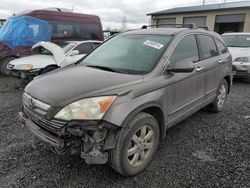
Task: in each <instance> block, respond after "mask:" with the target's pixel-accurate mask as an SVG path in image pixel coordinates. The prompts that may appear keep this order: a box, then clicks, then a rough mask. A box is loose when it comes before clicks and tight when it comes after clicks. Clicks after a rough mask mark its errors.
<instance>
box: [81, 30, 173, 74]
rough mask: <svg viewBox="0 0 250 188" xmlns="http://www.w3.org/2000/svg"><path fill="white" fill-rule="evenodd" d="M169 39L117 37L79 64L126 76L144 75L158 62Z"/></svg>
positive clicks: (168, 37) (139, 36) (152, 36)
mask: <svg viewBox="0 0 250 188" xmlns="http://www.w3.org/2000/svg"><path fill="white" fill-rule="evenodd" d="M171 38H172V37H171V36H165V35H129V34H127V35H119V36H116V37H114V38H112V39H110V40H109V41H107V42H105V43H104V44H103V45H101V46H100V47H99V48H97V49H96V50H94V51H93V52H92V53H91V54H90V55H88V56H87V57H86V58H85V59H84V60H83V61H82V62H81V64H82V65H85V66H90V67H93V68H104V69H103V70H107V71H111V70H113V71H115V72H122V73H126V74H146V73H148V72H150V71H151V70H152V69H153V68H154V66H155V65H156V63H157V62H158V61H159V59H160V58H161V56H162V55H163V53H164V52H165V50H166V48H167V46H168V44H169V42H170V40H171ZM105 68H106V69H105Z"/></svg>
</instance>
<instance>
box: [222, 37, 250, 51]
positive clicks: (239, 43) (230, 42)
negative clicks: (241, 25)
mask: <svg viewBox="0 0 250 188" xmlns="http://www.w3.org/2000/svg"><path fill="white" fill-rule="evenodd" d="M222 37H223V39H224V41H225V43H226V45H227V46H228V47H244V48H245V47H250V35H223V36H222Z"/></svg>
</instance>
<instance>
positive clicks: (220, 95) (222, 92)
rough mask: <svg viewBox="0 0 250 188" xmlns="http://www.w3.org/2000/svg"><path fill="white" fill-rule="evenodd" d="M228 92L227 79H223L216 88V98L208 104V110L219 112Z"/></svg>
mask: <svg viewBox="0 0 250 188" xmlns="http://www.w3.org/2000/svg"><path fill="white" fill-rule="evenodd" d="M227 94H228V84H227V81H226V80H225V79H224V80H223V81H222V82H221V83H220V86H219V88H218V90H217V94H216V98H215V99H214V101H213V102H212V103H211V104H210V110H211V111H212V112H215V113H218V112H221V111H222V110H223V108H224V105H225V101H226V99H227Z"/></svg>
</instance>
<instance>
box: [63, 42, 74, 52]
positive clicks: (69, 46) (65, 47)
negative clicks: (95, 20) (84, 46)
mask: <svg viewBox="0 0 250 188" xmlns="http://www.w3.org/2000/svg"><path fill="white" fill-rule="evenodd" d="M74 46H75V44H74V43H69V44H67V45H66V46H64V47H63V48H62V50H63V52H64V53H65V54H66V53H68V51H70V50H71V49H72V48H73V47H74Z"/></svg>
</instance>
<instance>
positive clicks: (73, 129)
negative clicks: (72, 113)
mask: <svg viewBox="0 0 250 188" xmlns="http://www.w3.org/2000/svg"><path fill="white" fill-rule="evenodd" d="M18 117H19V120H20V122H21V123H22V125H24V126H26V127H27V128H28V129H29V130H30V131H31V132H32V133H33V134H34V135H35V136H36V137H38V138H39V139H40V140H42V141H43V142H45V143H48V144H49V145H51V146H52V147H53V148H57V149H56V151H65V150H67V151H69V152H70V153H71V154H78V155H80V156H81V158H83V159H84V160H85V162H86V163H87V164H104V163H106V162H107V161H108V153H107V150H109V149H112V148H114V147H115V145H116V133H117V127H115V126H113V125H109V124H107V125H105V123H102V124H100V125H98V126H94V124H93V123H92V124H93V125H91V126H87V125H86V122H85V123H84V124H81V122H72V123H71V124H69V125H68V126H67V127H66V128H64V129H65V133H64V134H63V135H61V136H58V135H56V134H54V133H51V132H49V131H47V130H46V129H44V128H43V127H41V126H39V125H37V124H36V123H34V122H33V121H32V120H30V119H29V117H28V116H27V115H26V114H25V113H24V112H19V113H18ZM90 124H91V123H90Z"/></svg>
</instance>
